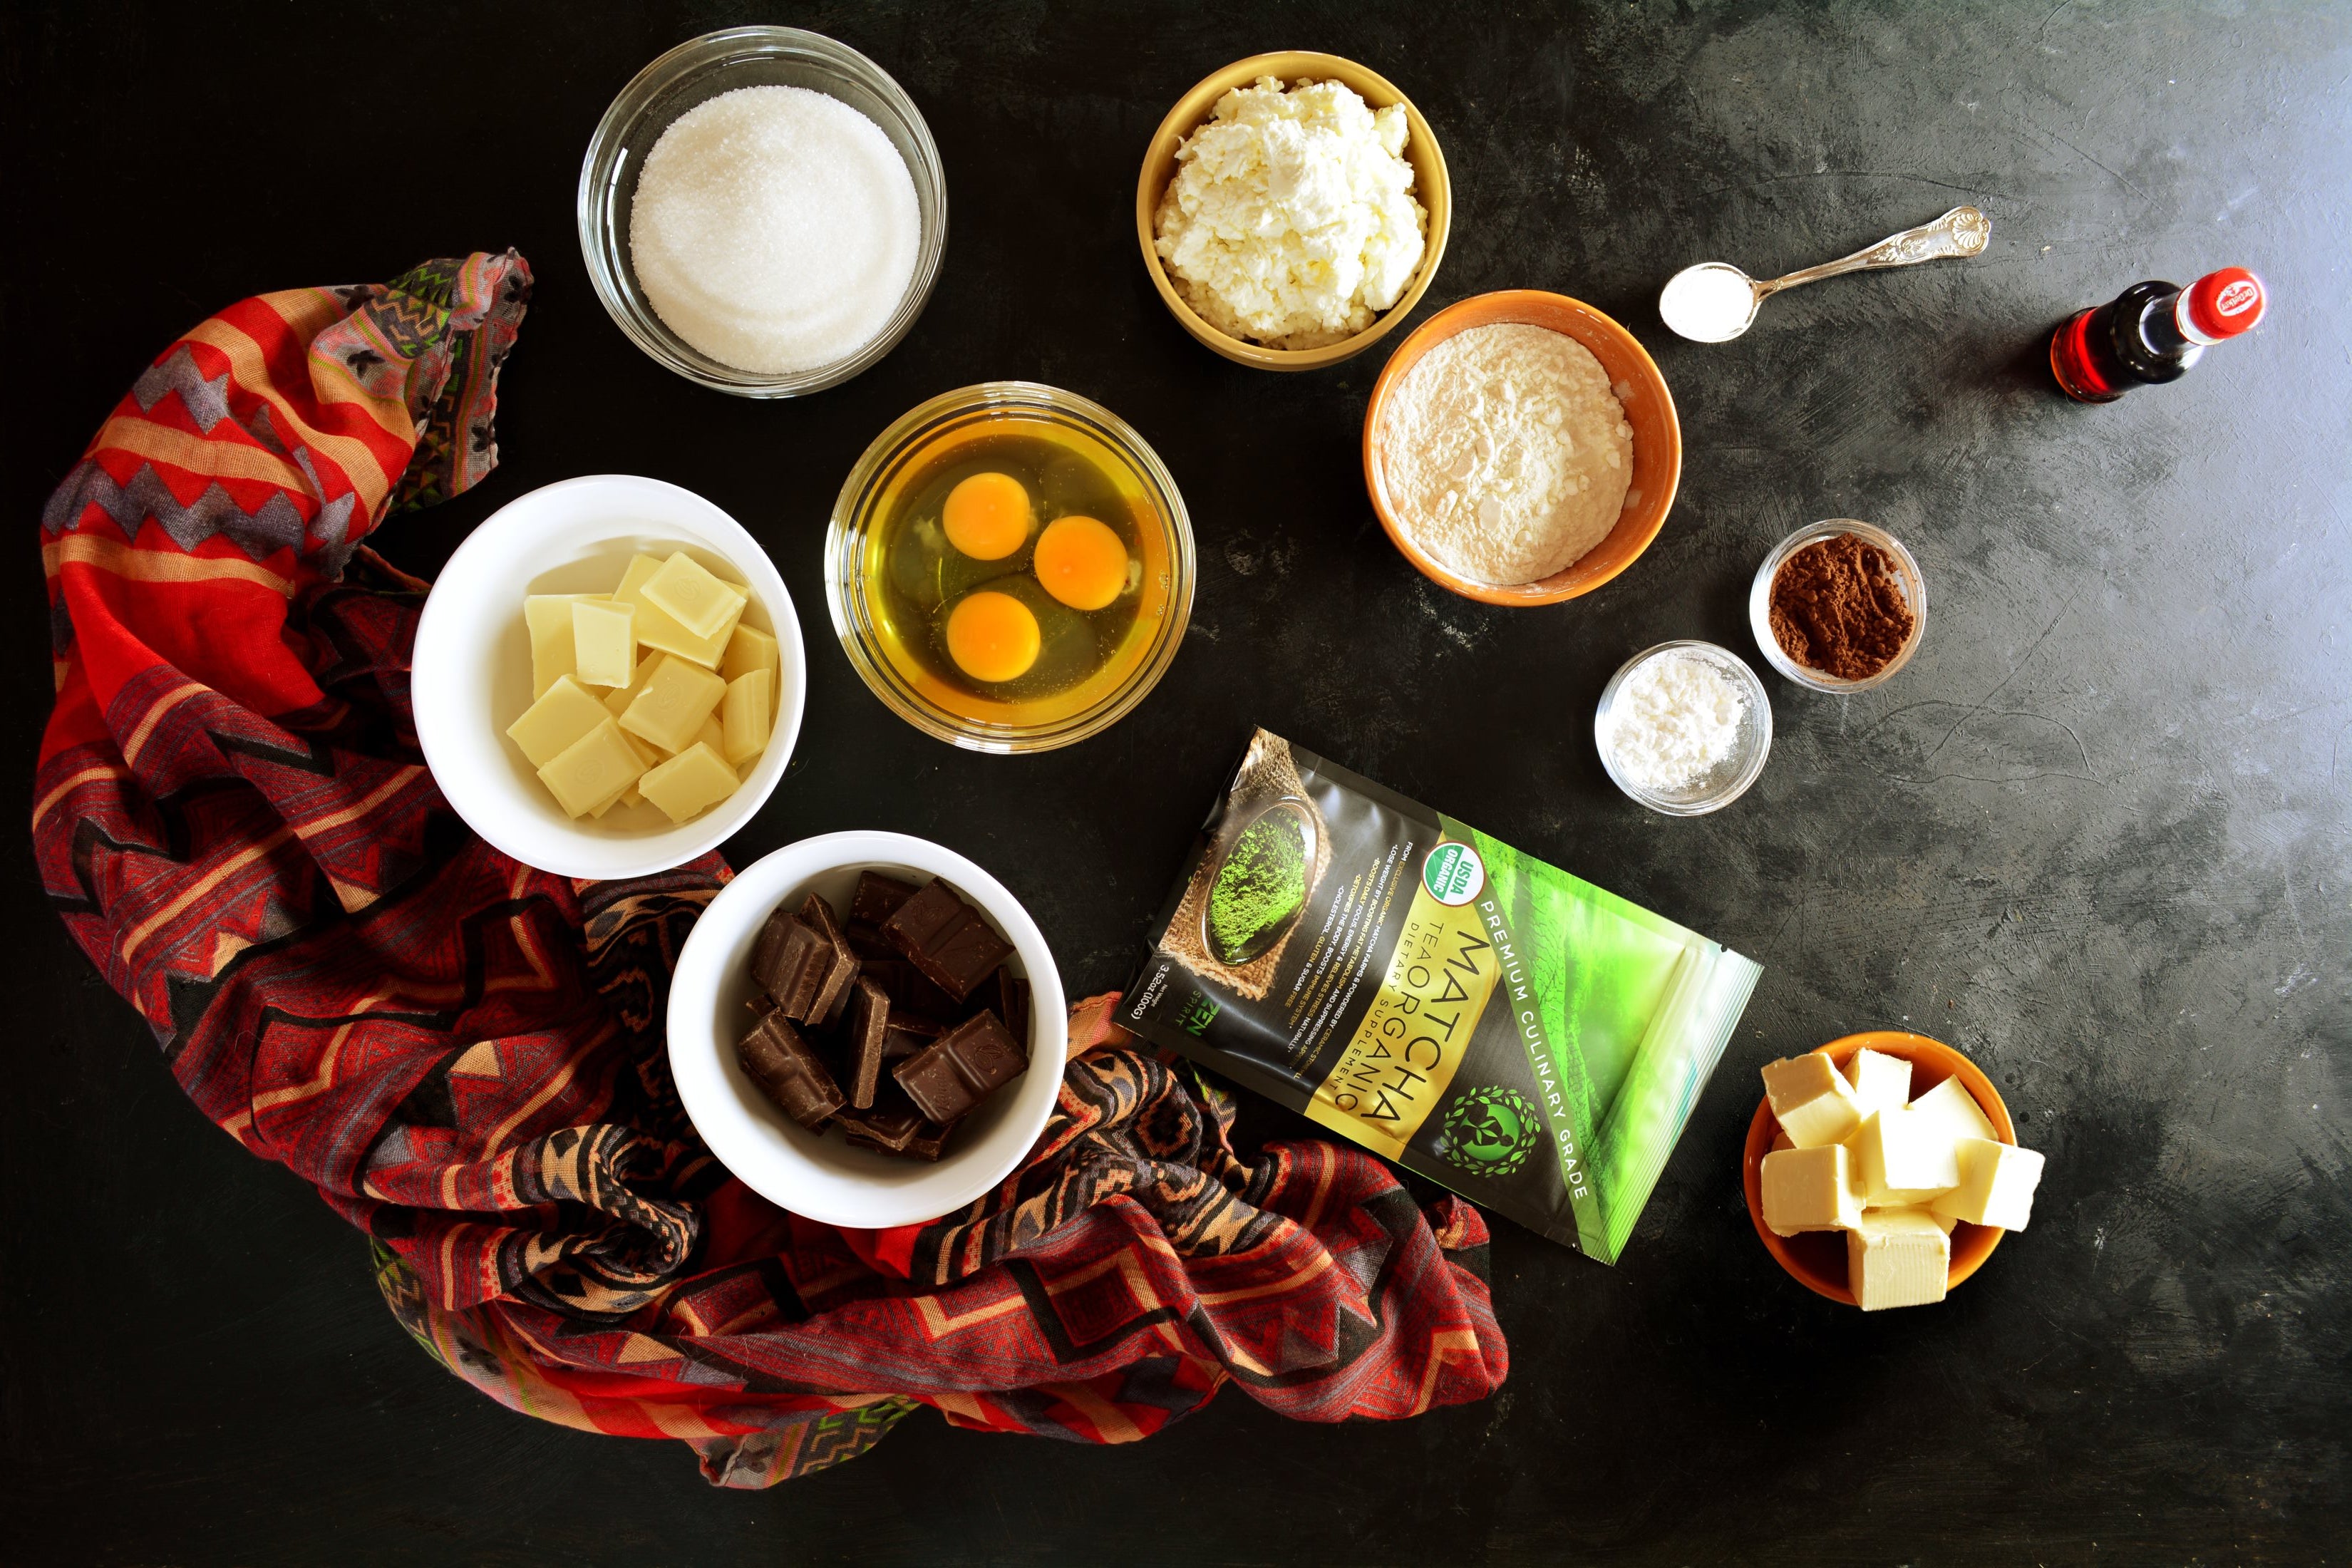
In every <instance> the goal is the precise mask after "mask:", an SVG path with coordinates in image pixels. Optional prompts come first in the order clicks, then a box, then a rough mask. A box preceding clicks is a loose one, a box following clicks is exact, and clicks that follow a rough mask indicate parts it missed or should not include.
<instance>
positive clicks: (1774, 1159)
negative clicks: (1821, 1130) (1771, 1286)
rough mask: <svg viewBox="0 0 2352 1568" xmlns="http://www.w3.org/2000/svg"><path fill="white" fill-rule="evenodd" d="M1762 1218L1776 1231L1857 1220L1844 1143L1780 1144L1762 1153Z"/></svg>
mask: <svg viewBox="0 0 2352 1568" xmlns="http://www.w3.org/2000/svg"><path fill="white" fill-rule="evenodd" d="M1764 1223H1765V1225H1766V1226H1768V1227H1769V1228H1770V1230H1771V1231H1772V1233H1773V1234H1774V1235H1776V1236H1794V1235H1796V1234H1797V1233H1798V1232H1799V1231H1801V1230H1847V1229H1851V1228H1852V1227H1853V1226H1857V1225H1860V1224H1861V1223H1862V1198H1861V1195H1860V1194H1858V1193H1857V1192H1855V1190H1854V1184H1853V1174H1852V1172H1851V1170H1850V1161H1849V1159H1848V1156H1847V1153H1846V1149H1845V1145H1843V1143H1824V1144H1822V1145H1821V1146H1820V1147H1818V1148H1812V1149H1783V1150H1781V1151H1780V1152H1778V1153H1773V1154H1767V1155H1765V1156H1764Z"/></svg>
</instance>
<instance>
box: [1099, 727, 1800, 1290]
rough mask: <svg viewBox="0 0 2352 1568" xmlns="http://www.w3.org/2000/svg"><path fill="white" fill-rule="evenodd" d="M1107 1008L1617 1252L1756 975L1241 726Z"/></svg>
mask: <svg viewBox="0 0 2352 1568" xmlns="http://www.w3.org/2000/svg"><path fill="white" fill-rule="evenodd" d="M1154 931H1155V935H1154V938H1153V945H1152V951H1151V952H1150V956H1149V957H1148V958H1147V959H1146V960H1145V962H1144V965H1143V969H1142V971H1141V973H1139V974H1138V975H1137V976H1136V979H1135V981H1134V983H1133V984H1131V985H1130V986H1129V988H1128V992H1127V995H1126V998H1125V1000H1124V1001H1123V1002H1122V1003H1121V1004H1120V1016H1121V1021H1122V1022H1123V1023H1125V1024H1126V1026H1128V1027H1129V1028H1130V1029H1132V1030H1133V1031H1135V1032H1136V1033H1137V1034H1139V1035H1140V1036H1142V1037H1145V1038H1146V1039H1149V1040H1151V1041H1153V1042H1155V1043H1157V1044H1160V1045H1165V1046H1171V1047H1175V1048H1176V1049H1178V1050H1181V1051H1182V1052H1184V1053H1185V1054H1186V1055H1187V1056H1190V1057H1191V1058H1192V1059H1194V1060H1195V1061H1197V1062H1199V1063H1201V1064H1202V1066H1204V1067H1208V1068H1213V1069H1215V1070H1216V1071H1218V1072H1220V1073H1223V1075H1225V1076H1226V1077H1228V1078H1231V1079H1234V1080H1235V1081H1236V1082H1239V1083H1242V1084H1244V1085H1246V1086H1247V1087H1249V1088H1252V1089H1257V1090H1258V1091H1259V1092H1261V1093H1263V1094H1265V1095H1268V1096H1270V1097H1271V1098H1273V1099H1274V1100H1278V1101H1280V1102H1281V1103H1282V1104H1284V1105H1287V1106H1289V1107H1290V1108H1292V1109H1293V1110H1297V1111H1300V1112H1301V1113H1303V1114H1305V1115H1306V1116H1307V1117H1309V1118H1311V1119H1312V1120H1314V1121H1318V1122H1319V1123H1321V1124H1322V1125H1324V1126H1326V1127H1328V1128H1330V1129H1331V1130H1332V1131H1336V1132H1339V1133H1341V1134H1344V1135H1345V1136H1347V1137H1349V1138H1351V1139H1353V1140H1354V1141H1355V1142H1359V1143H1361V1144H1363V1145H1364V1146H1365V1147H1366V1148H1368V1149H1370V1150H1372V1151H1373V1152H1376V1153H1379V1154H1381V1155H1384V1156H1386V1157H1387V1158H1389V1159H1391V1160H1394V1161H1396V1162H1397V1163H1400V1164H1402V1165H1404V1166H1406V1167H1408V1168H1409V1169H1412V1170H1415V1171H1418V1172H1420V1173H1423V1175H1426V1176H1430V1177H1433V1178H1434V1179H1435V1180H1437V1181H1440V1182H1443V1183H1444V1184H1446V1185H1447V1186H1449V1187H1452V1188H1454V1190H1455V1191H1456V1192H1459V1193H1461V1194H1464V1195H1465V1196H1467V1197H1469V1198H1472V1199H1475V1201H1477V1202H1479V1203H1481V1204H1485V1205H1487V1206H1489V1207H1490V1208H1493V1209H1495V1210H1496V1212H1498V1213H1501V1214H1505V1215H1509V1216H1510V1217H1512V1218H1513V1219H1516V1220H1517V1221H1519V1222H1520V1223H1521V1224H1523V1225H1526V1226H1531V1227H1532V1228H1534V1229H1536V1230H1538V1231H1540V1232H1542V1233H1543V1234H1544V1235H1545V1236H1548V1237H1551V1238H1552V1239H1554V1240H1555V1241H1561V1242H1565V1243H1567V1244H1568V1245H1570V1246H1571V1247H1577V1248H1579V1249H1580V1250H1581V1251H1583V1252H1586V1253H1588V1254H1590V1255H1591V1256H1592V1257H1594V1258H1600V1259H1601V1261H1602V1262H1604V1263H1613V1262H1615V1261H1616V1259H1617V1257H1618V1254H1619V1253H1620V1252H1621V1251H1622V1249H1623V1247H1624V1246H1625V1241H1626V1238H1627V1237H1630V1236H1631V1235H1632V1234H1633V1222H1634V1220H1635V1219H1636V1218H1637V1217H1638V1216H1639V1215H1640V1214H1641V1212H1642V1205H1643V1204H1644V1203H1645V1202H1647V1201H1648V1199H1649V1195H1650V1191H1651V1189H1652V1188H1653V1187H1654V1186H1655V1185H1656V1184H1657V1180H1658V1173H1659V1172H1660V1171H1661V1170H1662V1169H1663V1168H1664V1164H1665V1161H1666V1156H1667V1155H1668V1153H1670V1152H1672V1151H1673V1149H1674V1146H1675V1139H1676V1138H1678V1137H1680V1136H1681V1134H1682V1130H1683V1125H1684V1123H1685V1121H1688V1120H1689V1118H1690V1112H1691V1108H1692V1106H1693V1105H1694V1104H1696V1101H1697V1099H1698V1094H1699V1090H1700V1089H1702V1088H1703V1087H1705V1085H1706V1079H1707V1075H1708V1074H1709V1073H1711V1072H1712V1071H1713V1070H1714V1069H1715V1064H1716V1062H1717V1059H1718V1058H1720V1057H1721V1056H1722V1054H1723V1047H1724V1045H1725V1043H1726V1042H1727V1040H1728V1039H1729V1038H1730V1037H1731V1031H1732V1029H1733V1027H1734V1026H1736V1025H1737V1024H1738V1021H1739V1015H1740V1012H1741V1010H1742V1009H1743V1008H1745V1007H1746V1006H1747V1005H1748V995H1749V994H1750V993H1751V992H1753V991H1754V990H1755V988H1756V981H1757V977H1758V976H1759V974H1760V973H1762V971H1761V970H1760V969H1759V968H1758V966H1757V965H1756V964H1755V963H1754V962H1752V961H1751V960H1749V959H1747V958H1743V957H1741V956H1740V955H1739V954H1738V953H1736V952H1730V951H1729V950H1727V949H1726V948H1725V947H1723V946H1722V945H1721V944H1720V943H1717V942H1710V941H1708V940H1707V939H1706V938H1705V937H1703V936H1700V935H1699V934H1698V933H1697V932H1696V931H1689V930H1686V929H1685V928H1684V927H1682V926H1679V925H1676V924H1675V923H1674V922H1673V921H1668V920H1664V919H1661V918H1660V917H1659V916H1657V915H1654V914H1652V913H1651V912H1650V911H1649V910H1644V909H1642V908H1640V907H1639V906H1638V905H1634V904H1631V903H1628V902H1626V901H1625V900H1623V899H1621V898H1618V897H1617V896H1616V895H1615V894H1613V893H1607V892H1603V891H1602V890H1601V889H1599V888H1596V887H1594V886H1592V885H1591V883H1589V882H1586V881H1584V880H1582V879H1579V878H1576V877H1571V876H1570V875H1569V874H1568V873H1567V872H1565V871H1561V870H1559V869H1557V868H1553V867H1551V866H1549V865H1546V864H1545V863H1544V862H1543V861H1540V860H1538V859H1535V858H1532V857H1530V856H1528V855H1523V854H1521V853H1520V852H1519V851H1517V850H1516V849H1514V848H1512V847H1510V846H1509V845H1507V844H1503V843H1499V842H1497V841H1496V840H1495V839H1493V838H1490V837H1487V836H1486V835H1485V834H1483V833H1480V832H1479V831H1477V830H1476V829H1475V828H1473V827H1468V826H1465V825H1463V824H1462V823H1459V822H1456V821H1454V819H1453V818H1452V817H1449V816H1443V815H1441V814H1439V813H1437V812H1433V811H1431V810H1429V809H1428V808H1427V807H1425V806H1423V805H1417V804H1416V803H1414V802H1412V801H1410V800H1407V799H1405V798H1404V797H1403V796H1402V795H1398V794H1396V793H1395V792H1394V791H1392V790H1389V789H1385V788H1383V787H1381V785H1379V784H1374V783H1372V782H1371V781H1370V780H1369V779H1364V778H1360V777H1358V776H1357V775H1356V774H1354V773H1349V772H1348V771H1347V770H1346V769H1344V768H1339V767H1335V766H1333V765H1332V764H1331V763H1327V762H1325V761H1324V760H1323V759H1322V758H1320V757H1318V756H1316V755H1314V754H1313V753H1312V752H1305V751H1301V750H1299V749H1297V748H1296V747H1294V746H1292V745H1291V744H1290V743H1289V742H1286V741H1285V740H1283V739H1282V738H1281V737H1280V736H1278V735H1273V734H1269V733H1267V732H1266V731H1264V730H1260V731H1257V733H1256V734H1255V737H1254V738H1253V739H1252V740H1251V742H1250V745H1249V750H1248V752H1246V754H1244V757H1243V759H1242V764H1241V768H1240V770H1239V771H1238V772H1237V773H1235V774H1234V782H1233V787H1232V788H1231V789H1230V790H1228V791H1227V792H1226V794H1225V795H1224V797H1223V800H1221V801H1220V802H1219V803H1218V805H1217V808H1216V810H1215V811H1214V812H1213V813H1212V814H1211V816H1210V817H1209V820H1208V822H1207V823H1206V824H1205V825H1204V826H1203V827H1202V835H1201V839H1200V842H1199V843H1198V844H1197V845H1196V846H1195V847H1194V849H1193V852H1192V857H1191V858H1190V860H1189V861H1188V862H1187V863H1186V866H1185V868H1184V875H1183V878H1182V879H1181V881H1180V882H1179V883H1178V884H1177V887H1176V890H1175V893H1174V895H1173V897H1172V899H1171V901H1170V904H1169V906H1168V908H1167V910H1166V911H1165V913H1164V915H1163V916H1162V918H1161V919H1160V921H1158V922H1157V923H1156V925H1155V928H1154Z"/></svg>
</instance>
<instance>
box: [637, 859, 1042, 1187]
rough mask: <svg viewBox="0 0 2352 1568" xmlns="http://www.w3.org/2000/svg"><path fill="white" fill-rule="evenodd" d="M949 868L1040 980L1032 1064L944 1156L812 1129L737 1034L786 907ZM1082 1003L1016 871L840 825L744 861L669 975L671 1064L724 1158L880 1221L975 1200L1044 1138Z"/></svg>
mask: <svg viewBox="0 0 2352 1568" xmlns="http://www.w3.org/2000/svg"><path fill="white" fill-rule="evenodd" d="M864 870H873V871H880V872H882V873H884V874H885V875H887V876H893V877H897V878H898V879H901V880H906V881H917V882H920V881H925V880H928V879H930V878H932V877H943V878H945V879H947V882H948V885H949V886H950V887H951V888H953V889H955V890H956V891H958V892H960V893H961V894H962V895H963V896H964V898H965V900H967V901H968V902H970V903H971V905H972V906H973V907H974V908H976V909H978V910H980V912H981V913H982V915H984V916H986V917H987V919H988V923H989V924H991V925H992V926H994V927H995V928H996V930H997V933H998V934H999V935H1001V936H1003V938H1004V939H1005V940H1006V941H1007V942H1011V943H1012V944H1013V957H1012V958H1011V959H1009V960H1007V963H1008V964H1009V965H1010V966H1011V968H1012V970H1013V973H1015V974H1018V975H1020V976H1022V977H1023V978H1024V979H1026V980H1027V981H1028V982H1029V1070H1028V1071H1027V1072H1025V1073H1024V1074H1022V1075H1021V1076H1020V1077H1019V1078H1017V1079H1013V1081H1012V1082H1011V1083H1010V1084H1008V1085H1006V1086H1005V1087H1004V1088H1003V1089H998V1090H997V1091H996V1093H995V1094H994V1095H993V1096H992V1097H991V1098H990V1099H989V1100H988V1102H987V1103H986V1104H985V1105H983V1106H982V1107H981V1108H980V1109H979V1110H976V1111H974V1112H972V1114H971V1116H970V1117H968V1118H966V1119H965V1121H963V1123H962V1124H961V1125H960V1126H959V1127H958V1128H957V1129H956V1133H955V1138H954V1140H953V1141H952V1142H950V1144H949V1145H948V1152H947V1154H946V1156H945V1157H944V1158H943V1159H941V1160H940V1162H939V1163H937V1164H930V1163H925V1162H923V1161H920V1160H906V1159H901V1158H899V1157H898V1156H897V1155H894V1154H881V1153H877V1152H873V1151H872V1150H868V1149H853V1148H851V1147H850V1146H849V1143H848V1142H847V1141H846V1139H845V1136H844V1135H843V1133H842V1132H841V1131H840V1130H839V1129H838V1128H828V1129H827V1130H825V1131H823V1132H811V1131H808V1130H807V1129H806V1128H804V1127H803V1126H801V1125H800V1124H799V1123H798V1122H796V1121H793V1119H792V1118H791V1117H789V1116H786V1115H785V1114H784V1113H783V1112H782V1110H778V1109H777V1108H776V1105H775V1103H774V1102H773V1101H772V1100H769V1099H768V1097H767V1096H766V1095H764V1094H762V1093H761V1091H760V1089H759V1087H758V1086H757V1085H755V1084H754V1083H752V1081H751V1079H749V1078H748V1077H746V1076H745V1075H744V1072H743V1069H742V1068H741V1067H740V1066H739V1065H738V1064H737V1063H736V1060H735V1045H736V1042H737V1041H738V1040H739V1039H740V1038H741V1037H742V1036H743V1035H744V1034H745V1032H746V1031H748V1030H749V1029H750V1027H751V1010H750V1008H749V1007H747V1006H746V1005H745V1004H746V1003H748V1002H749V1001H750V1000H751V991H752V984H751V947H752V944H753V942H755V941H756V940H757V939H758V937H759V934H760V928H761V926H762V925H763V924H765V923H766V922H767V919H768V916H769V914H770V913H771V912H772V911H773V910H776V909H777V908H778V907H780V906H782V907H791V908H797V907H798V906H799V904H800V902H801V900H803V899H805V898H807V897H808V896H809V894H811V893H822V894H824V897H825V898H826V900H829V901H830V902H831V903H832V904H833V906H834V908H835V909H836V910H839V909H842V908H844V907H845V906H846V905H847V903H848V901H849V895H850V891H851V889H854V888H856V885H857V873H858V872H860V871H864ZM1068 1049H1069V1007H1068V1005H1067V1004H1066V1002H1065V1001H1064V999H1063V996H1062V976H1061V973H1060V971H1058V970H1056V969H1055V967H1054V955H1053V953H1052V952H1049V951H1048V950H1047V949H1046V946H1045V934H1044V933H1043V932H1041V931H1038V929H1037V922H1036V921H1033V920H1031V919H1030V918H1029V914H1028V911H1027V910H1024V909H1023V908H1022V907H1021V905H1020V903H1019V901H1018V900H1015V899H1014V898H1013V895H1012V894H1011V893H1009V892H1007V891H1005V889H1004V884H1003V883H1002V882H999V881H998V880H997V879H995V878H993V877H992V876H990V875H989V874H988V873H987V872H985V871H983V870H982V869H981V868H979V867H978V866H976V865H974V864H972V863H971V861H970V860H967V859H965V858H963V857H962V856H961V855H959V854H957V853H956V852H955V851H954V850H952V849H946V848H942V847H940V846H939V845H937V844H932V843H930V842H929V841H927V840H925V839H921V838H910V837H907V836H906V835H905V834H903V833H828V834H826V835H824V837H819V838H803V839H802V840H801V841H800V842H799V843H798V844H788V845H786V846H785V847H783V848H782V849H779V850H777V851H776V852H775V853H774V854H772V855H770V856H768V857H766V858H763V859H761V860H758V861H755V862H754V863H753V864H751V866H748V867H746V868H744V869H743V870H741V871H739V872H737V873H736V876H735V879H734V880H733V881H732V882H730V883H729V884H728V885H727V886H726V888H725V889H722V890H721V891H720V892H719V896H718V897H717V898H715V899H713V900H710V907H709V909H707V910H703V911H702V918H701V919H700V920H698V921H696V922H695V924H694V931H693V932H692V933H691V934H690V935H688V937H687V939H686V947H685V950H684V951H683V952H680V953H679V954H678V960H677V973H675V974H673V975H672V976H671V977H670V988H669V1070H670V1076H671V1078H672V1079H675V1080H676V1081H677V1093H678V1098H679V1100H682V1101H683V1102H684V1103H685V1106H686V1113H687V1115H688V1117H689V1118H690V1119H691V1120H692V1121H693V1122H694V1127H695V1131H698V1132H699V1133H701V1134H702V1140H703V1142H706V1143H708V1144H709V1145H710V1152H712V1153H714V1154H716V1155H718V1156H719V1163H721V1164H723V1165H725V1166H726V1167H727V1168H728V1169H729V1170H730V1171H732V1172H734V1173H735V1174H736V1175H738V1176H740V1177H741V1178H742V1180H743V1184H744V1185H746V1186H748V1187H750V1188H751V1190H752V1191H753V1192H755V1193H758V1194H760V1195H761V1197H763V1198H766V1199H767V1200H768V1201H769V1202H770V1203H772V1204H774V1205H777V1206H779V1207H781V1208H785V1209H789V1210H791V1211H792V1212H793V1213H794V1214H797V1215H805V1216H806V1217H807V1218H810V1219H813V1220H817V1221H820V1222H822V1223H823V1224H825V1225H839V1226H851V1227H853V1228H856V1229H860V1230H877V1229H880V1228H882V1227H883V1226H894V1225H915V1224H919V1223H920V1222H921V1221H924V1220H928V1219H936V1218H938V1217H939V1216H940V1215H943V1214H947V1213H949V1212H950V1211H952V1210H954V1209H958V1208H961V1207H962V1206H963V1205H966V1204H968V1203H971V1201H972V1200H973V1199H974V1198H977V1197H979V1196H980V1195H981V1194H983V1193H986V1192H988V1191H989V1190H990V1189H992V1187H994V1186H995V1185H996V1184H998V1183H1000V1182H1002V1181H1003V1180H1004V1178H1005V1177H1007V1176H1009V1175H1011V1174H1012V1173H1013V1169H1014V1168H1015V1167H1016V1166H1018V1165H1019V1164H1020V1163H1021V1162H1022V1160H1023V1158H1024V1157H1025V1156H1026V1155H1027V1154H1028V1152H1029V1151H1030V1150H1031V1149H1032V1148H1034V1146H1035V1145H1036V1142H1037V1136H1038V1134H1039V1133H1041V1132H1043V1131H1045V1119H1046V1117H1047V1116H1049V1115H1051V1114H1052V1112H1053V1110H1054V1101H1055V1098H1056V1097H1057V1096H1058V1095H1059V1094H1060V1092H1061V1088H1062V1063H1063V1059H1064V1058H1065V1056H1066V1054H1067V1052H1068Z"/></svg>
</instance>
